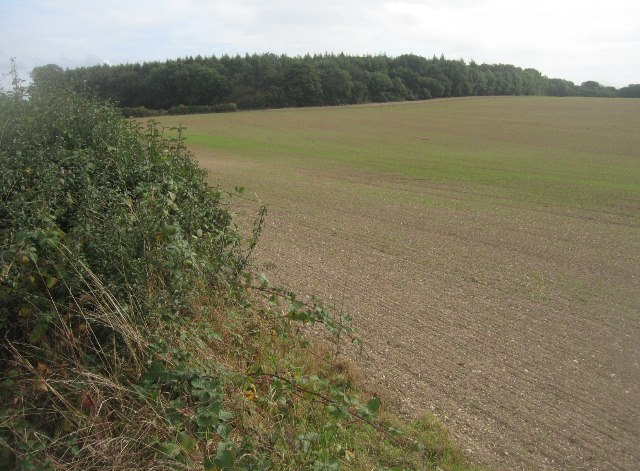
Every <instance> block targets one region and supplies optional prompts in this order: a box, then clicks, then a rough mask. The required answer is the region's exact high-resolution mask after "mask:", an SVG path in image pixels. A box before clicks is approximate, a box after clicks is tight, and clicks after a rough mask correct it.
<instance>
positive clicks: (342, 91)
mask: <svg viewBox="0 0 640 471" xmlns="http://www.w3.org/2000/svg"><path fill="white" fill-rule="evenodd" d="M318 71H319V75H320V81H321V83H322V104H324V105H343V104H345V103H349V102H350V101H351V90H352V88H353V80H352V79H351V75H350V74H349V72H347V71H346V70H343V69H341V68H340V66H338V64H336V63H335V62H334V61H329V60H328V61H323V62H321V63H320V64H318Z"/></svg>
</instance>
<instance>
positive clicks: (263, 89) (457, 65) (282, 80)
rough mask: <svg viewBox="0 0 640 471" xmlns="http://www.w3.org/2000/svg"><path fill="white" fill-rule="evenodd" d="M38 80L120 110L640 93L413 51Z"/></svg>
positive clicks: (227, 61)
mask: <svg viewBox="0 0 640 471" xmlns="http://www.w3.org/2000/svg"><path fill="white" fill-rule="evenodd" d="M32 78H33V80H34V82H37V81H39V80H45V79H46V80H64V81H66V82H68V83H71V84H72V85H73V86H74V87H75V88H76V89H80V90H85V91H86V90H88V91H90V92H91V93H93V94H95V95H97V97H98V98H102V99H109V100H111V101H114V102H116V103H118V104H119V105H120V106H121V107H126V108H131V109H133V108H140V107H144V108H146V109H156V110H158V109H164V110H169V109H174V110H176V109H177V108H175V107H181V108H179V109H180V110H182V112H184V111H185V110H186V111H187V112H188V111H190V110H191V109H193V110H196V108H195V107H205V108H200V111H202V110H203V109H204V110H207V108H206V107H211V106H216V105H221V104H232V103H233V104H236V105H237V107H238V108H241V109H257V108H281V107H290V106H319V105H343V104H358V103H369V102H388V101H406V100H425V99H429V98H440V97H460V96H474V95H478V96H483V95H550V96H590V97H618V96H619V97H640V84H635V85H629V86H628V87H624V88H621V89H619V90H618V89H616V88H614V87H608V86H603V85H601V84H599V83H598V82H595V81H587V82H584V83H582V84H581V85H576V84H574V83H573V82H571V81H568V80H563V79H558V78H548V77H546V76H544V75H542V73H540V72H539V71H538V70H536V69H532V68H526V69H522V68H520V67H516V66H514V65H509V64H477V63H476V62H474V61H471V62H469V63H466V62H465V61H464V60H462V59H460V60H451V59H446V58H445V57H444V56H441V57H435V56H434V57H432V58H425V57H421V56H418V55H414V54H404V55H401V56H398V57H389V56H386V55H375V56H371V55H366V56H350V55H345V54H338V55H334V54H330V55H329V54H324V55H306V56H298V57H289V56H286V55H276V54H269V53H266V54H253V55H249V54H247V55H244V56H240V55H236V56H229V55H224V56H221V57H216V56H211V57H203V56H196V57H186V58H180V59H175V60H167V61H165V62H145V63H142V64H140V63H135V64H122V65H106V64H105V65H96V66H92V67H81V68H76V69H67V70H62V69H61V68H60V67H58V66H56V65H47V66H43V67H37V68H35V69H34V70H33V72H32ZM232 108H233V107H232V106H230V107H229V109H232ZM196 111H197V110H196ZM177 112H179V111H177Z"/></svg>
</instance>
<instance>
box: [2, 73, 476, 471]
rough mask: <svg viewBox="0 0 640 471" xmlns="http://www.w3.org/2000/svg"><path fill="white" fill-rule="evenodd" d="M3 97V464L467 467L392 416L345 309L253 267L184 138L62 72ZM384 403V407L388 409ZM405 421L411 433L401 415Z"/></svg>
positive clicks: (222, 199) (444, 446) (426, 430)
mask: <svg viewBox="0 0 640 471" xmlns="http://www.w3.org/2000/svg"><path fill="white" fill-rule="evenodd" d="M13 79H14V88H13V89H12V90H11V91H9V92H2V93H0V168H2V172H0V360H1V361H0V468H2V469H21V470H47V469H77V470H87V469H146V470H149V469H196V468H197V469H202V468H204V469H316V470H321V469H363V468H364V467H368V468H371V467H376V466H377V467H379V468H380V469H384V468H385V467H392V466H393V467H399V468H414V469H415V468H420V469H424V468H425V467H430V468H432V469H435V466H436V465H438V466H443V467H444V469H464V468H463V464H461V463H463V462H462V459H461V457H460V455H459V453H458V452H457V451H456V450H455V449H454V448H452V447H451V446H450V445H449V443H448V442H447V440H446V436H445V435H443V434H442V433H440V432H438V433H439V435H438V439H437V440H435V441H434V440H433V438H432V437H433V430H434V429H433V427H432V425H429V426H428V427H427V426H424V425H421V424H417V425H415V426H413V428H411V427H409V428H407V427H405V426H403V425H401V424H400V422H398V421H396V420H395V419H393V418H392V417H390V416H389V417H387V418H385V419H384V420H382V419H381V416H380V412H381V411H379V409H380V407H381V402H380V400H379V399H378V398H376V397H373V398H369V399H368V400H366V401H362V402H361V401H360V400H359V397H361V396H362V393H361V392H360V391H359V390H358V389H357V388H356V387H355V385H354V383H353V381H352V379H351V377H350V375H349V374H348V373H345V372H348V370H349V369H348V368H345V367H344V364H343V366H342V367H339V365H340V364H341V363H340V361H339V360H338V359H337V358H336V352H337V349H335V348H334V349H333V350H331V351H330V350H322V349H321V348H319V347H313V346H310V344H309V341H308V340H307V339H306V338H305V337H304V336H302V335H300V334H297V333H296V330H295V329H294V328H293V327H294V326H295V325H297V324H300V323H314V324H321V325H323V326H325V327H326V329H327V331H328V332H329V333H330V335H331V336H332V338H333V339H334V341H335V342H336V343H337V342H339V341H341V339H345V338H348V339H351V340H357V338H356V336H355V332H354V331H353V329H352V328H351V327H350V325H349V324H348V318H347V317H346V316H343V315H340V316H336V315H334V314H333V313H331V312H330V311H329V310H327V309H326V308H325V307H324V306H323V305H322V304H321V303H320V302H319V301H318V300H316V299H309V300H301V299H299V298H298V297H296V296H295V295H294V294H292V293H288V292H286V291H284V290H282V289H278V288H275V287H273V286H271V285H270V283H269V282H268V281H267V280H266V278H264V277H261V278H255V277H254V276H253V275H252V274H251V273H250V272H248V271H247V260H248V257H249V256H250V254H251V251H252V250H253V248H254V247H255V244H256V242H257V239H258V237H259V235H260V229H261V225H262V223H263V221H264V216H265V214H266V210H265V209H263V210H261V211H260V213H259V215H258V218H257V222H256V226H255V228H254V231H253V234H252V237H251V238H250V240H249V242H247V241H244V240H243V239H242V237H241V236H240V234H239V233H238V231H237V230H236V227H235V226H234V224H233V221H232V218H231V215H230V212H229V211H228V209H227V208H228V199H227V197H226V196H224V195H223V193H222V192H221V191H220V190H218V189H212V188H210V187H209V186H208V184H207V181H206V178H205V173H204V172H203V171H202V170H201V169H199V168H198V166H197V165H196V164H195V162H194V161H193V159H192V157H191V155H190V154H189V153H188V152H187V150H186V149H185V147H184V143H183V141H182V137H181V130H180V129H177V130H171V132H169V133H167V134H165V132H164V130H162V129H161V128H159V127H158V126H157V124H156V123H154V122H149V123H148V124H147V126H146V127H138V126H137V125H135V124H133V123H131V122H128V121H126V120H124V119H123V118H122V115H121V114H120V112H119V111H118V110H117V109H116V108H115V107H113V106H111V105H109V104H107V103H101V102H98V101H95V100H92V99H90V98H88V97H85V96H82V95H79V94H77V93H73V92H70V91H69V90H67V89H66V88H65V85H64V83H61V82H60V81H50V82H48V81H44V80H39V81H37V83H36V85H33V86H31V87H29V88H25V87H23V86H22V84H21V82H20V80H19V78H18V77H17V75H15V74H14V75H13ZM383 414H384V412H383ZM403 427H404V428H405V429H406V430H405V432H404V433H401V432H400V430H399V428H403Z"/></svg>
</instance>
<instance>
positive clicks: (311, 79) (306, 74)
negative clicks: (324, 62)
mask: <svg viewBox="0 0 640 471" xmlns="http://www.w3.org/2000/svg"><path fill="white" fill-rule="evenodd" d="M284 83H285V90H286V93H287V97H288V99H289V100H290V103H291V104H292V105H294V106H312V105H317V104H319V103H320V100H321V98H322V82H321V80H320V74H319V73H318V69H317V68H316V66H315V65H314V64H313V63H312V62H310V61H306V60H300V59H294V60H291V61H290V63H289V64H288V65H287V69H286V71H285V76H284Z"/></svg>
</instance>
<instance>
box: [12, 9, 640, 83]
mask: <svg viewBox="0 0 640 471" xmlns="http://www.w3.org/2000/svg"><path fill="white" fill-rule="evenodd" d="M0 31H2V33H0V70H1V69H2V68H6V64H8V58H9V57H10V56H15V57H17V58H18V61H19V63H20V64H21V65H22V70H23V74H24V73H25V72H28V70H30V69H31V68H32V67H34V66H36V65H43V64H46V63H51V62H53V63H58V64H59V65H61V66H63V67H75V66H79V65H90V64H91V63H98V62H104V61H108V62H112V63H120V62H132V61H144V60H162V59H166V58H175V57H179V56H185V55H196V54H202V55H211V54H216V55H222V54H225V53H229V54H236V53H240V54H243V53H245V52H249V53H252V52H267V51H269V52H275V53H287V54H291V55H296V54H304V53H307V52H310V53H323V52H336V53H337V52H346V53H354V54H366V53H370V54H375V53H387V54H391V55H398V54H402V53H405V52H413V53H416V54H421V55H425V56H431V55H434V54H435V55H440V54H441V53H443V54H445V56H447V57H451V58H460V57H461V58H464V59H466V60H470V59H475V60H476V61H477V62H491V63H494V62H502V63H512V64H515V65H518V66H521V67H534V68H537V69H538V70H540V71H541V72H542V73H544V74H546V75H549V76H553V77H562V78H567V79H569V80H573V81H575V82H577V83H580V82H582V81H584V80H591V79H593V80H598V81H600V82H602V83H604V84H608V85H615V86H623V85H626V84H628V83H630V82H634V83H637V82H640V54H638V53H637V51H638V50H640V47H639V46H640V2H637V1H636V0H609V1H608V2H606V3H603V2H596V1H594V0H584V1H582V2H578V1H575V0H571V1H558V0H555V1H552V0H539V1H537V2H530V1H528V2H519V1H515V0H512V1H507V0H479V1H473V0H451V1H444V0H423V1H419V0H406V1H385V0H343V1H336V0H326V1H323V2H317V1H316V2H307V1H301V0H297V1H293V0H282V1H274V0H262V1H257V0H236V1H233V0H171V1H166V0H155V1H150V0H138V1H135V2H132V1H125V0H112V1H108V0H106V1H103V2H86V1H85V0H82V1H80V0H55V1H54V0H24V1H18V0H3V5H2V6H1V7H0ZM92 61H95V62H92Z"/></svg>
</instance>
